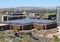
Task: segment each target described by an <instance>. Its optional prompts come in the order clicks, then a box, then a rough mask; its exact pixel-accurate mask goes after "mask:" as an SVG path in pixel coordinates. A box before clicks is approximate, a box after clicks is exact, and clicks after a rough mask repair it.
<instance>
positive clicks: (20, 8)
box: [0, 7, 56, 11]
mask: <svg viewBox="0 0 60 42" xmlns="http://www.w3.org/2000/svg"><path fill="white" fill-rule="evenodd" d="M48 9H50V10H55V9H56V7H51V8H43V7H16V8H3V9H0V11H6V10H7V11H11V10H48Z"/></svg>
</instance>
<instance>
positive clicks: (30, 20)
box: [5, 19, 54, 24]
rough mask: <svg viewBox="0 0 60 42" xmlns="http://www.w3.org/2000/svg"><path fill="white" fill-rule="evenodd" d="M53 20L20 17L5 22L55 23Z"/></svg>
mask: <svg viewBox="0 0 60 42" xmlns="http://www.w3.org/2000/svg"><path fill="white" fill-rule="evenodd" d="M53 22H54V21H52V20H40V19H19V20H10V21H5V23H12V24H27V23H44V24H47V23H53Z"/></svg>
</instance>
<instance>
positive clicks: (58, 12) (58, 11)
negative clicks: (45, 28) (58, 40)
mask: <svg viewBox="0 0 60 42" xmlns="http://www.w3.org/2000/svg"><path fill="white" fill-rule="evenodd" d="M57 23H58V24H59V25H60V7H57Z"/></svg>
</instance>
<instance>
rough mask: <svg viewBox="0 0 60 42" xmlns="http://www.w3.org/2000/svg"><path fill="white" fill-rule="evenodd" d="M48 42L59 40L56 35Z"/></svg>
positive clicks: (58, 41) (57, 41)
mask: <svg viewBox="0 0 60 42" xmlns="http://www.w3.org/2000/svg"><path fill="white" fill-rule="evenodd" d="M50 42H60V38H59V37H58V36H56V35H53V38H52V40H51V41H50Z"/></svg>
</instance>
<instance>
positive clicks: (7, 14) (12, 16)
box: [0, 11, 26, 22]
mask: <svg viewBox="0 0 60 42" xmlns="http://www.w3.org/2000/svg"><path fill="white" fill-rule="evenodd" d="M23 18H26V16H25V15H24V14H23V13H19V12H16V11H15V12H14V11H3V12H1V13H0V21H2V22H3V21H8V20H16V19H23Z"/></svg>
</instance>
